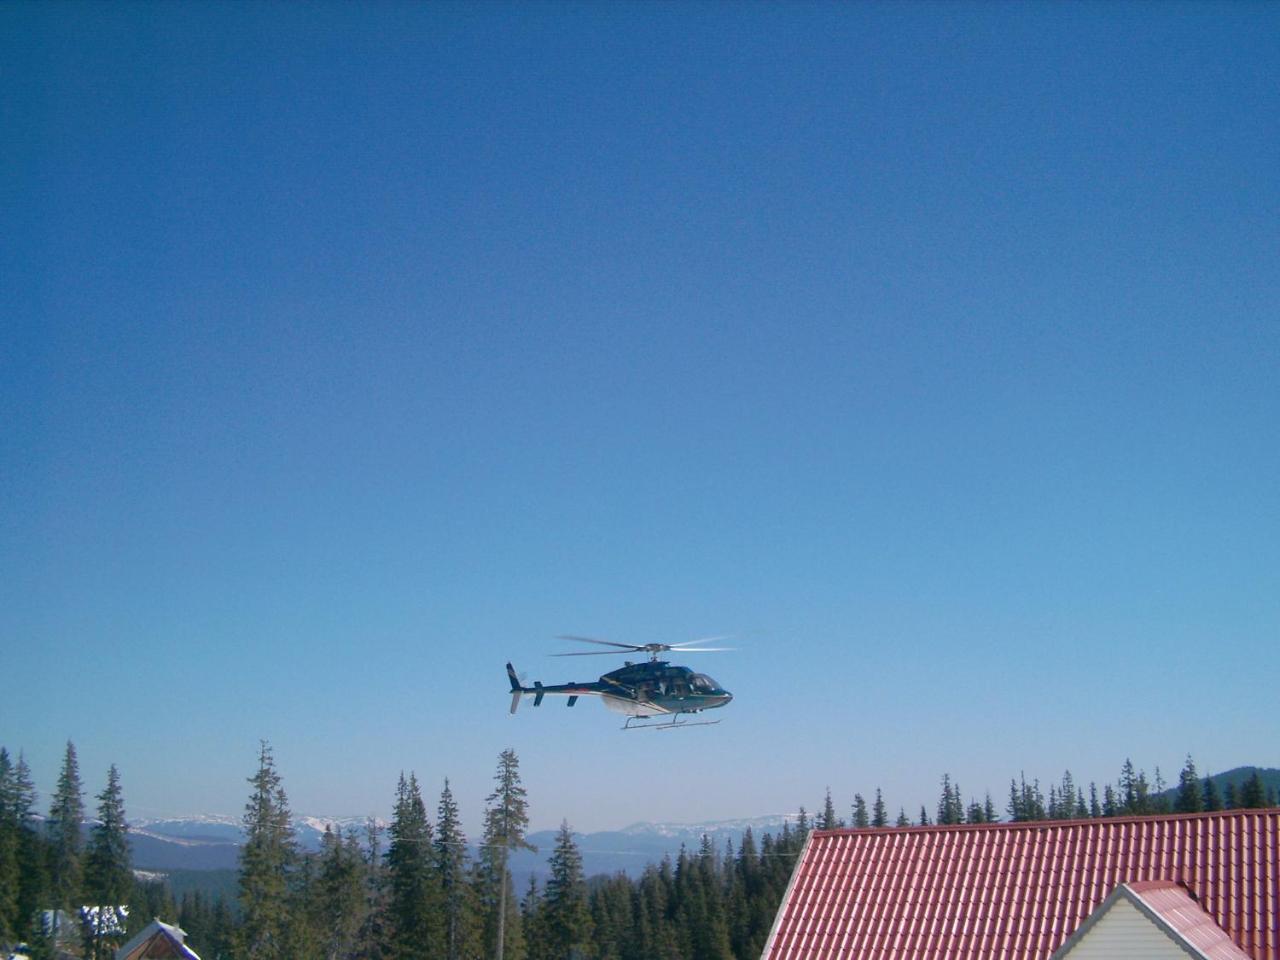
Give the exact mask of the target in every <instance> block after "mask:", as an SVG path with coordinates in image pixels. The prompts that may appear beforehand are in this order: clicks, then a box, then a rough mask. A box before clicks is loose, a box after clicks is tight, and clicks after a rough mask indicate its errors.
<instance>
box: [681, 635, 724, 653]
mask: <svg viewBox="0 0 1280 960" xmlns="http://www.w3.org/2000/svg"><path fill="white" fill-rule="evenodd" d="M728 639H729V637H728V635H727V634H726V635H724V636H721V637H699V638H698V639H697V640H685V641H684V642H683V643H671V644H668V645H667V646H668V647H669V648H670V649H672V650H684V649H687V648H688V647H690V646H691V645H692V644H695V643H715V642H716V641H717V640H728Z"/></svg>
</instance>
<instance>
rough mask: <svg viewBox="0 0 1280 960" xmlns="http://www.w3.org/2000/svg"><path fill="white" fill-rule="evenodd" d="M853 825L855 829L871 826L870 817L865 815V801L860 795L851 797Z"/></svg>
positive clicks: (856, 794)
mask: <svg viewBox="0 0 1280 960" xmlns="http://www.w3.org/2000/svg"><path fill="white" fill-rule="evenodd" d="M853 825H854V826H855V827H857V828H862V827H869V826H871V817H870V816H869V815H868V813H867V801H866V800H863V799H862V794H860V793H855V794H854V795H853Z"/></svg>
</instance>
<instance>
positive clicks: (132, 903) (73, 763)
mask: <svg viewBox="0 0 1280 960" xmlns="http://www.w3.org/2000/svg"><path fill="white" fill-rule="evenodd" d="M1268 776H1269V777H1270V776H1272V774H1271V773H1268ZM247 779H248V786H249V799H248V802H247V803H246V805H245V811H244V818H243V828H244V836H245V842H244V845H243V846H242V848H241V856H240V869H239V875H238V891H237V895H236V896H234V897H230V898H227V899H224V898H222V897H220V896H209V895H207V894H204V893H199V892H189V893H186V894H184V896H183V897H182V899H181V901H180V902H179V903H175V902H174V900H173V898H172V896H171V895H170V893H169V890H168V888H167V887H166V886H165V885H164V884H163V883H159V882H147V881H146V880H139V879H138V878H137V876H136V875H135V874H134V872H133V870H132V869H131V865H130V863H129V848H128V843H127V827H126V825H125V807H124V795H123V789H122V786H121V782H120V777H119V774H118V772H117V771H116V769H115V768H114V767H112V768H111V769H110V770H108V771H107V774H106V780H105V785H104V787H103V790H102V792H101V793H99V794H97V795H96V799H97V805H96V807H93V808H92V809H88V808H86V805H85V802H84V800H83V797H82V793H83V787H82V785H81V781H80V773H79V768H78V762H77V758H76V754H75V748H74V746H73V745H72V744H70V743H68V744H67V749H66V754H65V756H64V758H63V764H62V770H61V774H60V776H59V778H58V783H57V787H56V789H55V793H54V795H53V796H52V797H51V798H50V801H49V807H48V810H49V814H48V816H47V818H46V819H45V821H44V824H43V826H41V825H40V821H39V819H38V817H37V800H38V798H37V796H36V792H35V789H34V787H33V786H32V783H31V775H30V771H29V769H28V767H27V764H26V761H25V759H24V758H23V757H22V755H21V754H19V755H18V756H17V758H16V759H15V758H14V757H13V756H12V755H11V754H9V752H8V751H7V750H6V749H4V748H0V947H2V946H8V945H10V944H13V943H16V942H19V941H25V942H27V943H29V944H31V947H32V955H33V956H34V957H36V958H40V960H43V958H47V957H51V956H52V955H53V950H54V946H55V944H54V942H53V938H52V937H50V936H48V935H46V934H45V933H43V932H42V929H41V926H40V924H39V922H38V918H39V917H40V915H41V911H47V910H51V909H54V908H55V907H56V908H58V909H61V910H63V911H64V912H65V913H66V914H67V915H68V916H71V917H72V918H73V922H72V923H70V924H65V925H64V928H63V930H62V932H61V934H60V936H59V939H58V943H57V944H56V946H57V947H58V948H59V949H60V950H62V951H65V952H68V953H71V954H72V955H76V956H82V957H86V958H102V957H109V956H112V955H113V950H114V948H115V947H116V946H118V945H119V943H120V942H121V940H122V939H123V938H125V937H127V936H129V935H131V934H132V933H134V932H136V931H137V930H138V929H140V928H141V927H143V926H145V925H146V923H148V922H149V921H150V920H151V919H152V918H153V917H160V918H163V919H166V920H176V921H177V922H178V924H179V925H180V926H181V927H182V928H183V929H184V930H186V931H187V933H188V943H189V944H190V945H191V946H192V947H193V948H194V949H195V950H196V951H197V952H198V953H199V954H200V956H201V957H202V958H204V960H311V958H322V960H437V958H438V960H490V958H494V957H498V956H501V957H502V960H562V958H580V960H641V958H645V960H649V958H656V960H682V958H693V957H697V958H700V960H701V958H706V960H729V958H738V960H745V958H755V957H758V956H759V955H760V953H761V950H762V949H763V946H764V941H765V939H766V937H767V936H768V932H769V928H770V925H771V924H772V922H773V917H774V914H775V913H776V911H777V907H778V904H779V903H780V902H781V899H782V895H783V893H784V891H785V889H786V885H787V882H788V880H789V878H790V875H791V870H792V867H793V866H794V863H795V860H796V857H797V856H798V854H799V852H800V850H801V848H802V846H803V844H804V841H805V839H806V837H807V836H808V833H809V831H810V830H811V829H814V828H819V829H830V828H836V827H843V826H852V827H858V828H867V829H876V828H887V827H889V826H891V825H893V826H908V825H913V824H919V823H931V822H935V823H944V824H953V823H988V822H996V821H999V820H1001V819H1005V820H1010V821H1025V820H1041V819H1075V818H1080V817H1101V816H1119V815H1135V814H1147V813H1162V812H1197V811H1200V810H1215V809H1230V808H1237V807H1238V808H1252V807H1262V806H1272V805H1275V803H1276V796H1275V786H1273V785H1272V784H1271V783H1270V782H1264V780H1263V778H1262V777H1261V776H1260V774H1259V773H1258V772H1256V771H1255V772H1253V773H1252V775H1251V776H1250V777H1248V778H1247V779H1244V780H1242V781H1239V782H1230V783H1227V784H1226V785H1225V787H1223V788H1220V787H1219V786H1218V781H1217V780H1215V779H1211V778H1201V777H1200V776H1199V775H1198V773H1197V771H1196V767H1195V764H1194V762H1193V761H1192V759H1191V758H1190V757H1188V758H1187V760H1186V764H1185V765H1184V767H1183V769H1182V771H1181V772H1180V774H1179V776H1178V779H1177V782H1176V783H1175V784H1173V785H1172V786H1170V787H1168V788H1167V789H1166V784H1165V783H1164V781H1163V778H1162V777H1161V775H1160V773H1159V771H1158V770H1157V771H1156V773H1155V776H1154V777H1152V778H1151V779H1148V777H1147V775H1146V773H1145V772H1143V771H1141V770H1139V769H1137V768H1135V767H1134V765H1133V763H1132V762H1130V761H1129V760H1126V761H1125V762H1124V764H1123V765H1122V767H1121V769H1120V776H1119V779H1118V780H1117V781H1116V783H1114V784H1104V785H1103V786H1102V788H1101V789H1099V788H1098V786H1097V785H1095V784H1092V783H1091V784H1089V785H1088V786H1084V785H1081V784H1077V783H1076V782H1075V780H1074V779H1073V778H1072V776H1071V774H1070V773H1065V774H1064V775H1063V777H1062V779H1061V780H1060V781H1058V782H1056V783H1052V784H1049V785H1048V786H1047V788H1045V787H1042V786H1041V784H1040V783H1039V782H1038V781H1035V780H1033V781H1031V782H1030V783H1028V782H1027V781H1026V778H1025V777H1024V776H1022V775H1019V776H1018V777H1017V778H1015V779H1013V780H1012V781H1011V782H1010V785H1009V794H1008V797H1007V798H1006V799H1005V802H1004V804H1003V809H1002V810H1000V809H997V805H996V803H995V801H994V800H993V799H992V797H991V796H990V794H985V795H984V796H983V797H982V798H981V799H978V798H976V797H972V796H969V795H967V794H965V793H964V791H963V790H962V788H961V786H960V784H958V783H957V782H955V781H954V780H953V779H952V777H951V776H950V775H949V774H944V775H943V776H942V778H941V782H940V790H939V795H938V800H937V803H936V806H935V808H934V811H933V813H932V816H931V814H930V811H929V810H928V809H927V808H921V810H920V813H919V815H918V817H916V818H914V819H910V818H908V816H907V814H906V811H905V810H904V809H903V808H901V807H899V812H898V815H897V817H896V819H894V818H892V817H891V814H890V809H891V807H890V806H889V804H888V803H887V802H886V801H885V798H884V796H883V793H882V791H881V790H880V789H879V788H876V789H875V791H874V793H872V794H869V795H868V796H870V797H871V800H870V802H868V799H867V797H864V796H863V795H862V794H860V793H859V794H855V795H854V797H853V798H852V801H851V802H850V803H849V804H848V805H847V806H845V805H844V804H840V805H837V803H836V802H835V801H834V800H833V798H832V797H831V794H830V791H827V794H826V796H825V798H824V799H823V802H822V803H821V804H819V805H816V807H815V809H818V810H820V811H821V812H820V813H819V814H818V815H817V816H816V817H814V818H811V817H810V816H809V814H808V813H807V811H806V809H805V808H804V807H801V808H800V811H799V815H798V816H797V817H796V818H794V822H790V821H789V822H787V823H785V824H784V825H783V826H782V828H781V829H780V831H779V832H778V833H776V834H770V833H764V834H762V835H759V836H757V835H755V834H753V833H752V831H750V830H748V831H746V832H745V833H744V835H743V836H742V838H741V840H740V842H739V843H738V845H737V847H736V848H734V847H733V846H730V845H726V846H724V847H718V846H716V845H714V844H713V843H712V842H711V841H710V840H709V839H708V838H705V837H704V838H703V841H702V843H701V844H700V845H699V846H698V848H697V849H696V850H689V849H681V851H680V853H679V854H678V855H677V856H675V857H674V858H671V857H668V858H665V859H664V860H663V861H662V862H661V863H656V864H650V865H649V866H647V867H646V868H645V869H644V871H643V872H642V873H641V874H640V876H639V877H635V878H632V877H628V876H626V875H624V874H617V875H615V876H611V877H603V876H597V877H590V878H589V877H586V876H585V875H584V871H583V863H582V855H581V852H580V851H579V849H578V847H577V844H576V842H575V840H574V837H573V833H572V831H571V829H570V826H569V824H568V823H562V824H561V827H560V830H559V832H558V834H557V835H556V839H555V842H554V845H553V848H552V849H551V850H547V851H543V852H544V853H545V854H546V855H547V858H548V859H547V862H548V867H549V875H548V877H547V879H546V882H545V884H544V885H543V886H541V887H539V885H538V884H537V883H536V882H534V881H530V883H529V885H528V886H527V887H526V888H525V889H524V890H522V891H516V890H515V889H514V887H513V882H512V878H511V876H510V872H509V870H508V867H507V863H508V858H509V856H510V854H511V853H512V851H514V850H516V849H519V848H525V849H530V847H529V843H528V840H527V839H526V834H527V831H528V825H529V812H528V798H527V796H526V792H525V789H524V786H523V784H522V782H521V778H520V770H519V760H518V758H517V757H516V755H515V753H514V751H511V750H506V751H503V753H502V754H501V755H500V756H499V758H498V764H497V768H496V771H495V774H494V788H493V791H492V793H490V795H489V796H488V797H487V798H486V807H485V811H484V817H483V821H482V822H483V828H482V829H483V833H482V835H481V837H480V838H479V840H478V842H475V843H468V839H467V837H466V836H465V835H464V833H463V831H462V828H461V825H460V819H461V818H460V812H459V810H458V807H457V804H456V802H455V801H454V799H453V794H452V791H451V790H450V787H449V783H448V781H447V780H446V781H444V786H443V789H442V791H441V793H440V796H439V799H438V802H437V803H435V804H434V805H431V804H429V803H428V802H427V801H426V799H425V798H424V797H423V794H422V787H421V784H420V782H419V781H418V779H417V776H416V774H415V773H413V772H409V773H408V774H401V775H400V777H399V780H398V782H397V784H396V788H395V794H394V815H393V819H392V822H391V824H390V827H389V828H388V829H386V830H385V831H384V830H383V829H381V828H380V826H379V825H377V824H375V823H373V822H370V823H368V824H367V825H366V826H365V827H364V829H362V830H359V831H349V832H346V833H343V834H341V835H338V834H335V833H332V832H327V833H326V834H325V836H324V839H323V843H322V845H321V849H320V850H319V852H316V853H304V852H303V851H301V850H300V849H299V847H298V844H297V842H296V839H295V838H294V836H293V828H292V814H291V811H290V808H289V803H288V798H287V795H286V793H285V790H284V785H283V779H282V777H281V775H280V773H279V772H278V771H277V770H276V767H275V760H274V757H273V755H272V752H271V749H270V747H269V746H268V745H267V744H266V743H263V744H262V746H261V749H260V751H259V755H258V764H257V769H256V771H255V772H254V773H253V774H252V775H251V776H250V777H248V778H247ZM846 809H847V810H848V811H849V817H848V819H845V818H844V817H843V816H841V813H840V812H838V811H844V810H846ZM86 815H88V816H90V817H92V819H91V820H89V821H88V829H86V820H85V817H86ZM86 904H93V905H120V904H127V905H128V907H129V912H128V919H127V923H125V924H121V925H119V926H117V925H113V924H106V923H103V922H100V921H98V920H97V918H100V917H101V916H102V913H101V911H98V912H94V911H89V912H88V913H87V914H85V913H84V912H83V911H82V910H81V908H83V907H84V906H85V905H86Z"/></svg>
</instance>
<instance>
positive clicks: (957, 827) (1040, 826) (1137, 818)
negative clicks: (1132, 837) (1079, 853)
mask: <svg viewBox="0 0 1280 960" xmlns="http://www.w3.org/2000/svg"><path fill="white" fill-rule="evenodd" d="M1260 814H1262V815H1278V814H1280V807H1250V808H1249V809H1246V810H1207V811H1201V812H1199V813H1137V814H1129V815H1127V816H1120V817H1077V818H1073V819H1071V820H1001V821H999V822H998V823H930V824H926V825H924V826H921V825H919V824H912V825H911V826H907V827H835V828H833V829H831V830H820V829H816V828H815V829H814V830H811V831H810V833H813V834H817V835H820V836H847V835H849V834H904V833H941V832H951V831H967V830H1012V829H1026V830H1047V829H1052V828H1054V827H1071V826H1080V825H1082V824H1101V823H1152V822H1154V821H1168V820H1196V819H1202V820H1208V819H1214V818H1217V819H1226V818H1228V817H1243V816H1257V815H1260Z"/></svg>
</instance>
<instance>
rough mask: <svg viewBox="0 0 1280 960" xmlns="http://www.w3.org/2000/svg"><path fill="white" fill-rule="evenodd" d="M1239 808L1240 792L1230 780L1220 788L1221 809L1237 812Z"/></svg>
mask: <svg viewBox="0 0 1280 960" xmlns="http://www.w3.org/2000/svg"><path fill="white" fill-rule="evenodd" d="M1239 808H1240V792H1239V791H1238V790H1237V789H1236V785H1235V784H1234V783H1232V782H1231V781H1230V780H1228V781H1227V782H1226V785H1225V786H1224V787H1223V788H1222V809H1223V810H1238V809H1239Z"/></svg>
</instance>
